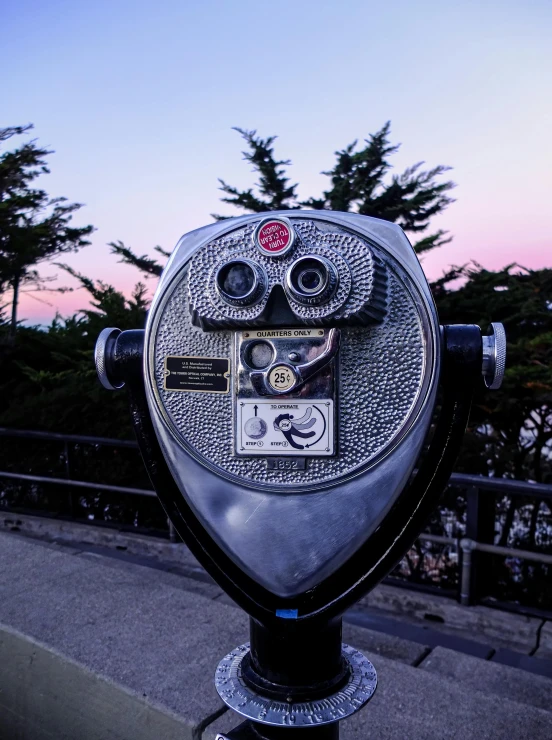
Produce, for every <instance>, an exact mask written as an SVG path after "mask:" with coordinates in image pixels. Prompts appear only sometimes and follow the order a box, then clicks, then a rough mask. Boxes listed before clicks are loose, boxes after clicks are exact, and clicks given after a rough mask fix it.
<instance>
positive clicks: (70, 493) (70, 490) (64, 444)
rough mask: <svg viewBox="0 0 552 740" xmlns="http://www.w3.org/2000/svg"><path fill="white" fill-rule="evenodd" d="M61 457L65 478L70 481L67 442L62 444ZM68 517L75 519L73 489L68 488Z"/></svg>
mask: <svg viewBox="0 0 552 740" xmlns="http://www.w3.org/2000/svg"><path fill="white" fill-rule="evenodd" d="M63 456H64V458H65V477H66V478H67V480H71V465H70V463H69V443H68V442H67V440H65V441H64V443H63ZM68 498H69V516H70V517H71V519H74V518H75V511H74V508H75V507H74V505H73V489H72V488H69V496H68Z"/></svg>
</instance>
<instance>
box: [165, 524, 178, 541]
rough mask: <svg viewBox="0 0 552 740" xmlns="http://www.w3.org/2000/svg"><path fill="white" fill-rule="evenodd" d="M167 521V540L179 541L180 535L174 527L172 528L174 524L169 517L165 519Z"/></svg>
mask: <svg viewBox="0 0 552 740" xmlns="http://www.w3.org/2000/svg"><path fill="white" fill-rule="evenodd" d="M167 522H168V524H169V540H170V541H171V542H179V541H180V537H179V536H178V535H177V533H176V529H175V528H174V524H173V523H172V522H171V520H170V519H167Z"/></svg>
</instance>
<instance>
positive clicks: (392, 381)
mask: <svg viewBox="0 0 552 740" xmlns="http://www.w3.org/2000/svg"><path fill="white" fill-rule="evenodd" d="M271 217H272V218H274V217H275V218H278V217H282V218H285V219H287V220H288V222H289V223H291V224H292V225H293V229H294V233H295V235H296V236H297V239H296V240H294V244H293V245H292V248H290V249H289V250H288V249H286V251H285V254H283V255H280V256H278V257H270V256H265V255H263V254H260V253H259V250H258V249H256V247H255V245H254V242H253V238H252V237H253V235H254V233H255V231H256V229H258V227H259V223H260V222H261V220H263V219H264V220H269V219H268V218H267V217H266V216H265V215H264V214H262V215H252V216H251V215H250V216H244V217H241V218H236V219H231V220H228V221H223V222H219V223H216V224H212V225H211V226H208V227H205V228H203V229H199V230H197V231H195V232H192V233H190V234H187V235H185V236H184V237H183V238H182V239H181V241H180V242H179V244H178V245H177V248H176V249H175V251H174V253H173V255H172V257H171V259H170V261H169V264H168V265H167V267H166V269H165V271H164V273H163V276H162V278H161V281H160V284H159V287H158V290H157V292H156V295H155V297H154V300H153V303H152V307H151V311H150V315H149V320H148V324H147V328H146V337H145V352H144V362H145V365H144V377H145V385H146V394H147V399H148V404H149V409H150V412H151V417H152V421H153V425H154V428H155V431H156V434H157V436H158V439H159V442H160V444H161V447H162V450H163V454H164V455H165V458H166V460H167V462H168V465H169V467H170V470H171V473H172V475H173V477H174V479H175V481H176V482H177V485H178V486H179V488H180V490H181V491H182V495H183V496H185V497H186V499H187V501H188V502H189V504H190V505H191V507H192V508H193V510H194V512H195V514H196V515H197V516H198V518H199V519H200V521H201V522H202V524H203V525H204V527H205V528H206V529H207V530H208V532H209V533H210V535H211V536H212V537H213V538H214V539H215V541H216V542H217V544H219V545H220V546H221V547H222V548H223V549H224V551H225V552H226V553H227V554H228V555H229V556H230V557H231V558H232V559H233V560H234V562H236V563H237V564H238V565H239V566H240V567H241V568H242V569H243V570H244V571H245V572H246V573H248V574H249V575H250V576H251V577H253V578H254V579H255V580H256V581H257V582H259V583H260V584H261V585H263V586H264V587H265V588H267V589H269V590H270V591H272V592H273V593H275V594H277V595H280V596H282V597H292V596H294V595H296V594H299V593H301V592H303V591H305V590H307V589H309V588H311V587H313V586H314V585H316V584H317V583H319V582H321V581H322V580H323V579H324V578H326V577H327V576H328V575H330V574H331V573H332V572H334V571H335V570H336V569H337V568H338V567H339V566H340V565H342V564H343V563H344V562H345V561H346V560H347V559H348V558H349V557H350V556H351V555H352V554H353V553H354V552H356V550H357V549H358V548H359V546H360V545H361V544H362V543H363V542H365V541H366V539H367V538H368V537H369V536H370V534H371V533H373V532H374V530H375V529H376V528H377V527H378V525H379V523H380V522H381V521H382V519H383V518H384V517H385V515H386V513H387V512H388V511H389V509H390V508H391V506H392V505H393V503H394V501H395V500H396V497H397V496H398V495H399V493H400V492H401V491H402V489H403V488H404V486H405V484H406V481H407V480H408V478H409V476H410V474H411V472H412V468H413V466H414V464H415V461H416V459H417V457H418V454H419V452H420V449H421V446H422V444H423V441H424V439H425V437H426V434H427V431H428V428H429V424H430V419H431V415H432V412H433V408H434V402H435V394H436V391H437V383H438V378H439V370H440V335H439V326H438V321H437V316H436V312H435V308H434V304H433V300H432V297H431V294H430V291H429V287H428V284H427V281H426V279H425V277H424V274H423V271H422V269H421V267H420V264H419V262H418V260H417V258H416V256H415V254H414V251H413V249H412V247H411V246H410V244H409V242H408V240H407V239H406V237H405V235H404V233H403V232H402V230H401V229H400V228H399V227H397V226H395V225H393V224H390V223H388V222H385V221H380V220H377V219H371V218H368V217H365V216H359V215H356V214H344V213H343V214H341V213H333V212H331V213H330V212H325V211H312V212H311V211H287V212H285V213H282V214H279V213H274V214H271ZM311 253H315V254H317V255H320V256H322V257H324V258H325V259H326V258H329V259H331V261H332V263H333V264H335V265H336V268H337V271H338V273H339V285H338V287H337V290H336V291H335V294H334V295H332V296H331V297H330V298H329V300H328V302H327V303H325V304H324V305H323V306H319V307H317V306H314V305H311V306H308V305H307V306H306V305H301V304H299V303H297V304H293V305H292V303H293V302H292V299H290V301H289V303H290V305H291V309H292V311H293V314H294V316H295V318H296V321H295V322H294V325H293V326H292V327H286V325H285V324H283V325H280V326H264V325H259V323H257V322H258V317H259V315H260V313H261V312H262V311H263V310H264V309H266V306H267V305H269V304H268V300H269V298H270V290H274V289H277V288H278V286H281V289H282V290H285V276H286V274H287V271H288V269H289V267H290V266H291V265H292V264H293V262H294V261H295V260H297V258H298V257H300V256H302V255H303V254H311ZM236 258H239V259H242V260H247V259H252V260H256V261H257V262H260V263H261V264H262V269H263V270H265V271H266V275H267V285H268V290H269V293H268V294H267V295H266V296H265V297H263V298H262V299H261V300H260V301H258V302H257V303H255V305H253V306H249V307H245V308H240V307H232V306H228V305H226V306H223V308H224V311H225V312H226V313H225V315H226V316H228V315H230V316H234V317H235V316H238V317H240V316H241V317H242V318H243V317H245V322H244V323H242V324H241V325H240V326H239V327H237V328H236V327H232V326H229V327H227V328H225V327H224V326H223V324H224V321H223V320H222V319H221V318H220V317H221V315H222V313H221V311H222V308H221V305H222V304H220V301H221V300H222V299H221V296H220V295H219V293H218V292H217V290H216V288H215V286H214V284H213V280H212V279H211V276H213V275H214V274H215V272H216V270H217V269H218V266H219V263H220V262H221V260H223V259H224V260H231V259H236ZM263 260H265V261H264V262H263ZM200 268H201V269H200ZM275 286H276V287H275ZM355 291H356V292H355ZM240 312H241V313H240ZM359 315H361V318H362V320H365V319H366V317H368V321H367V322H366V321H365V323H364V325H358V323H357V324H355V318H358V316H359ZM198 317H199V318H198ZM204 319H205V322H206V323H205V324H204V326H207V327H208V329H209V330H205V328H202V325H201V321H203V320H204ZM334 320H335V323H336V324H337V326H338V328H337V327H336V326H334V325H333V324H334ZM209 322H214V324H209ZM217 322H219V323H218V325H217ZM348 322H350V324H351V325H349V323H348ZM370 322H371V323H370ZM213 326H214V328H213ZM307 328H309V329H313V328H314V329H318V330H319V331H323V335H321V336H320V340H321V341H314V339H313V341H312V342H311V341H309V339H308V337H307V338H306V339H305V337H299V338H297V339H294V338H293V337H292V338H289V337H288V339H289V341H286V337H285V336H284V337H283V338H278V337H275V338H274V337H272V338H271V337H265V340H266V341H267V342H268V344H269V345H270V346H271V347H272V352H273V356H274V358H275V359H273V362H272V364H270V365H269V367H268V370H267V369H266V368H265V369H258V368H249V371H246V370H247V368H245V367H244V355H243V351H244V343H246V341H247V340H248V339H250V337H247V336H246V334H248V333H249V332H250V331H254V332H261V331H270V330H273V329H274V330H288V329H290V330H299V329H307ZM333 329H336V331H334V333H333V334H332V330H333ZM337 336H339V349H338V350H336V351H335V352H333V354H332V347H333V344H335V341H336V339H335V338H336V337H337ZM330 337H332V339H331V340H330ZM261 349H262V351H265V349H264V348H261ZM267 352H268V350H267ZM325 352H326V353H329V354H330V355H331V356H330V357H328V356H325V355H324V353H325ZM168 357H171V358H178V361H182V362H183V363H187V368H188V369H189V367H191V366H192V367H193V368H195V369H194V373H195V375H194V377H196V378H197V387H195V386H194V388H193V390H195V391H196V392H189V390H178V389H175V388H177V386H178V377H177V375H178V373H177V372H176V374H175V378H176V380H174V382H175V383H176V386H171V387H169V388H167V373H168V370H167V358H168ZM320 357H322V360H320V362H319V364H320V367H317V369H316V372H313V373H311V374H309V372H310V370H309V363H313V362H314V363H315V366H316V362H317V360H319V358H320ZM215 360H216V362H217V363H218V364H217V365H216V366H215ZM174 362H175V361H173V365H174ZM209 363H210V364H209ZM274 363H280V364H281V365H286V366H287V367H288V369H289V371H290V373H291V375H292V378H291V379H292V381H293V382H292V385H290V386H289V387H288V388H287V390H284V391H283V392H279V391H278V388H275V387H273V386H270V382H271V381H270V379H269V377H268V376H270V372H271V371H272V370H275V364H274ZM217 368H218V369H217ZM188 369H186V368H185V369H184V370H183V371H182V372H188ZM271 369H272V370H271ZM311 369H312V365H311ZM282 372H283V371H282ZM302 373H303V374H304V375H305V378H303V377H302ZM215 376H216V377H215ZM186 377H188V376H186ZM274 377H275V376H273V381H274ZM171 382H172V380H171ZM274 382H276V381H274ZM282 382H283V384H284V385H286V383H288V382H290V381H289V380H288V379H286V378H285V377H284V378H283V381H282ZM188 388H191V386H188ZM202 388H205V391H202ZM271 388H272V395H271ZM256 399H259V400H261V401H262V402H263V403H265V404H266V403H269V404H270V402H271V399H272V400H273V401H274V402H275V405H277V404H284V405H285V404H289V405H293V404H294V405H295V406H296V407H297V408H296V409H294V410H292V411H291V413H290V416H291V415H293V416H294V418H293V419H289V420H288V419H287V418H280V417H282V416H283V415H285V414H282V413H280V411H285V409H284V410H278V409H275V410H272V411H271V413H272V416H271V415H270V413H269V411H266V414H267V416H265V417H263V424H264V426H266V427H267V431H265V433H264V435H261V437H258V435H259V434H260V433H262V432H263V428H264V427H263V424H261V422H260V420H257V421H255V420H253V422H251V421H250V419H251V418H253V417H251V412H250V410H251V408H254V405H255V404H254V402H255V400H256ZM316 401H320V402H324V403H328V404H329V406H328V407H326V408H327V409H328V410H327V415H326V417H325V419H326V421H327V422H328V424H329V423H330V419H331V424H332V428H331V431H330V432H328V433H329V434H330V435H331V439H330V437H328V438H327V439H328V441H327V442H326V438H324V442H326V444H325V447H324V448H322V447H321V448H320V449H317V450H315V451H313V452H312V453H309V451H308V450H306V449H303V450H295V449H293V450H292V449H290V448H289V447H288V449H287V450H285V451H282V452H281V453H279V454H281V455H285V459H282V461H281V464H280V462H278V464H277V465H269V464H268V460H269V459H270V454H271V453H267V454H263V451H262V446H258V445H257V446H256V447H255V452H251V449H252V448H253V447H254V445H250V450H249V453H248V450H247V449H243V448H244V445H242V444H241V442H242V441H244V440H246V439H247V440H249V441H252V442H258V441H264V442H267V443H268V442H269V441H270V442H273V441H277V440H278V439H280V440H283V439H284V436H283V432H284V431H286V427H287V423H288V421H290V422H295V423H296V424H297V425H298V426H297V428H298V429H299V430H300V431H302V432H303V433H304V434H307V433H309V431H310V430H311V429H312V430H314V429H320V430H322V426H323V424H322V420H321V419H322V417H320V416H317V415H316V414H317V412H316V410H315V409H314V408H313V406H314V405H315V402H316ZM240 403H243V404H247V403H250V404H252V405H251V406H249V407H247V410H248V414H249V416H247V418H245V419H244V418H242V417H240V408H243V407H240ZM257 405H259V404H257ZM318 405H320V404H318ZM260 408H261V406H259V409H260ZM309 408H310V413H309ZM264 412H265V409H264V406H263V413H264ZM257 413H259V410H258V412H257ZM321 413H325V412H324V409H322V410H321ZM278 419H279V420H278ZM313 419H314V424H312V423H311V422H312V420H313ZM247 422H249V427H248V429H249V431H250V432H252V436H250V437H247V435H246V434H245V432H244V430H245V424H246V423H247ZM271 423H272V431H271V435H272V436H270V437H269V434H268V428H270V425H271ZM309 425H310V426H309ZM276 427H278V429H276ZM240 430H241V436H240ZM256 435H257V437H256ZM278 435H280V436H278ZM259 449H260V450H261V453H259ZM282 449H283V450H284V449H285V448H282ZM272 454H275V453H272ZM275 459H276V460H278V461H279V458H275ZM294 460H296V461H297V465H294V464H293V461H294ZM287 461H289V464H287ZM305 461H306V462H305ZM303 463H304V464H303Z"/></svg>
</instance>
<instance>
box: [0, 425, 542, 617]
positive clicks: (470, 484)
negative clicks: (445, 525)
mask: <svg viewBox="0 0 552 740" xmlns="http://www.w3.org/2000/svg"><path fill="white" fill-rule="evenodd" d="M1 437H10V438H14V439H17V438H20V439H26V440H37V441H44V442H59V443H61V444H62V445H63V450H64V455H63V456H64V460H65V474H66V477H64V478H60V477H52V476H43V475H30V474H27V473H18V472H13V471H0V479H1V478H3V479H12V480H20V481H23V482H25V481H26V482H30V483H44V484H50V485H52V484H54V485H57V486H69V487H71V488H77V489H79V488H80V489H88V490H95V491H106V492H109V493H113V494H122V495H130V496H146V497H153V498H155V497H156V494H155V491H153V490H151V489H147V488H136V487H132V486H117V485H112V484H108V483H101V482H94V481H83V480H75V479H73V478H71V468H70V462H69V460H70V456H69V445H70V444H71V443H73V444H76V445H94V446H97V447H119V448H128V449H135V450H136V451H137V452H138V445H137V443H136V442H134V441H130V440H118V439H111V438H105V437H89V436H85V435H74V434H55V433H51V432H36V431H28V430H16V429H8V428H5V427H0V438H1ZM449 486H453V487H455V488H460V489H463V490H464V491H465V493H466V499H467V513H466V527H465V529H466V531H465V535H463V536H459V537H449V536H445V535H438V534H433V533H422V534H421V535H420V536H419V537H418V541H419V542H430V543H435V544H440V545H444V546H450V547H455V548H456V549H457V551H458V553H459V554H460V556H461V559H460V593H459V599H460V602H461V603H462V604H465V605H470V604H474V603H478V601H479V598H478V597H479V595H480V589H479V588H478V583H477V567H476V566H477V565H479V564H480V563H477V555H478V553H482V554H487V555H499V556H504V557H508V558H519V559H520V560H527V561H532V562H537V563H542V564H545V565H552V554H547V553H544V552H536V551H531V550H526V549H519V548H513V547H505V546H501V545H495V544H494V542H493V539H494V512H493V516H492V517H490V516H489V507H488V505H487V504H488V502H489V501H488V499H489V498H490V497H489V496H488V494H493V493H494V494H499V495H503V496H504V495H506V496H515V497H531V498H533V499H540V500H542V501H547V502H550V507H551V509H552V486H549V485H544V484H538V483H527V482H525V481H516V480H507V479H504V478H486V477H483V476H477V475H465V474H461V473H453V474H452V475H451V477H450V481H449ZM168 526H169V536H170V539H171V541H177V540H178V536H177V535H176V532H175V530H174V528H173V526H172V524H171V523H170V521H169V522H168ZM390 580H391V581H392V582H395V581H396V580H397V579H396V578H391V579H390ZM405 585H409V586H410V585H411V584H410V583H408V584H406V583H405ZM421 587H422V589H423V590H433V591H434V590H435V589H425V588H424V587H423V586H421Z"/></svg>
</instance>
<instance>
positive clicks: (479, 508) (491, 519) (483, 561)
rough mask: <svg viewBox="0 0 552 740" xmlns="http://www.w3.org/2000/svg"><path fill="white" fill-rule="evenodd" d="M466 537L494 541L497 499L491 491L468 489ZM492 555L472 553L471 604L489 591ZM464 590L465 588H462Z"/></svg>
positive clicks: (487, 541) (479, 540) (488, 541)
mask: <svg viewBox="0 0 552 740" xmlns="http://www.w3.org/2000/svg"><path fill="white" fill-rule="evenodd" d="M466 500H467V512H466V538H467V539H470V540H474V541H475V542H483V543H486V544H490V545H492V544H493V543H494V524H495V501H494V495H493V494H492V493H491V492H490V491H489V492H485V491H482V490H480V489H479V488H478V487H477V486H470V487H469V488H468V489H467V491H466ZM489 560H490V556H489V555H488V554H486V553H480V552H474V553H473V554H472V555H471V571H470V572H471V583H470V588H469V594H470V602H469V603H470V604H476V603H477V602H478V601H479V600H480V599H481V598H482V597H484V596H487V595H488V593H489V587H490V581H491V578H492V576H491V568H490V562H489ZM462 591H463V592H464V589H462Z"/></svg>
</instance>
